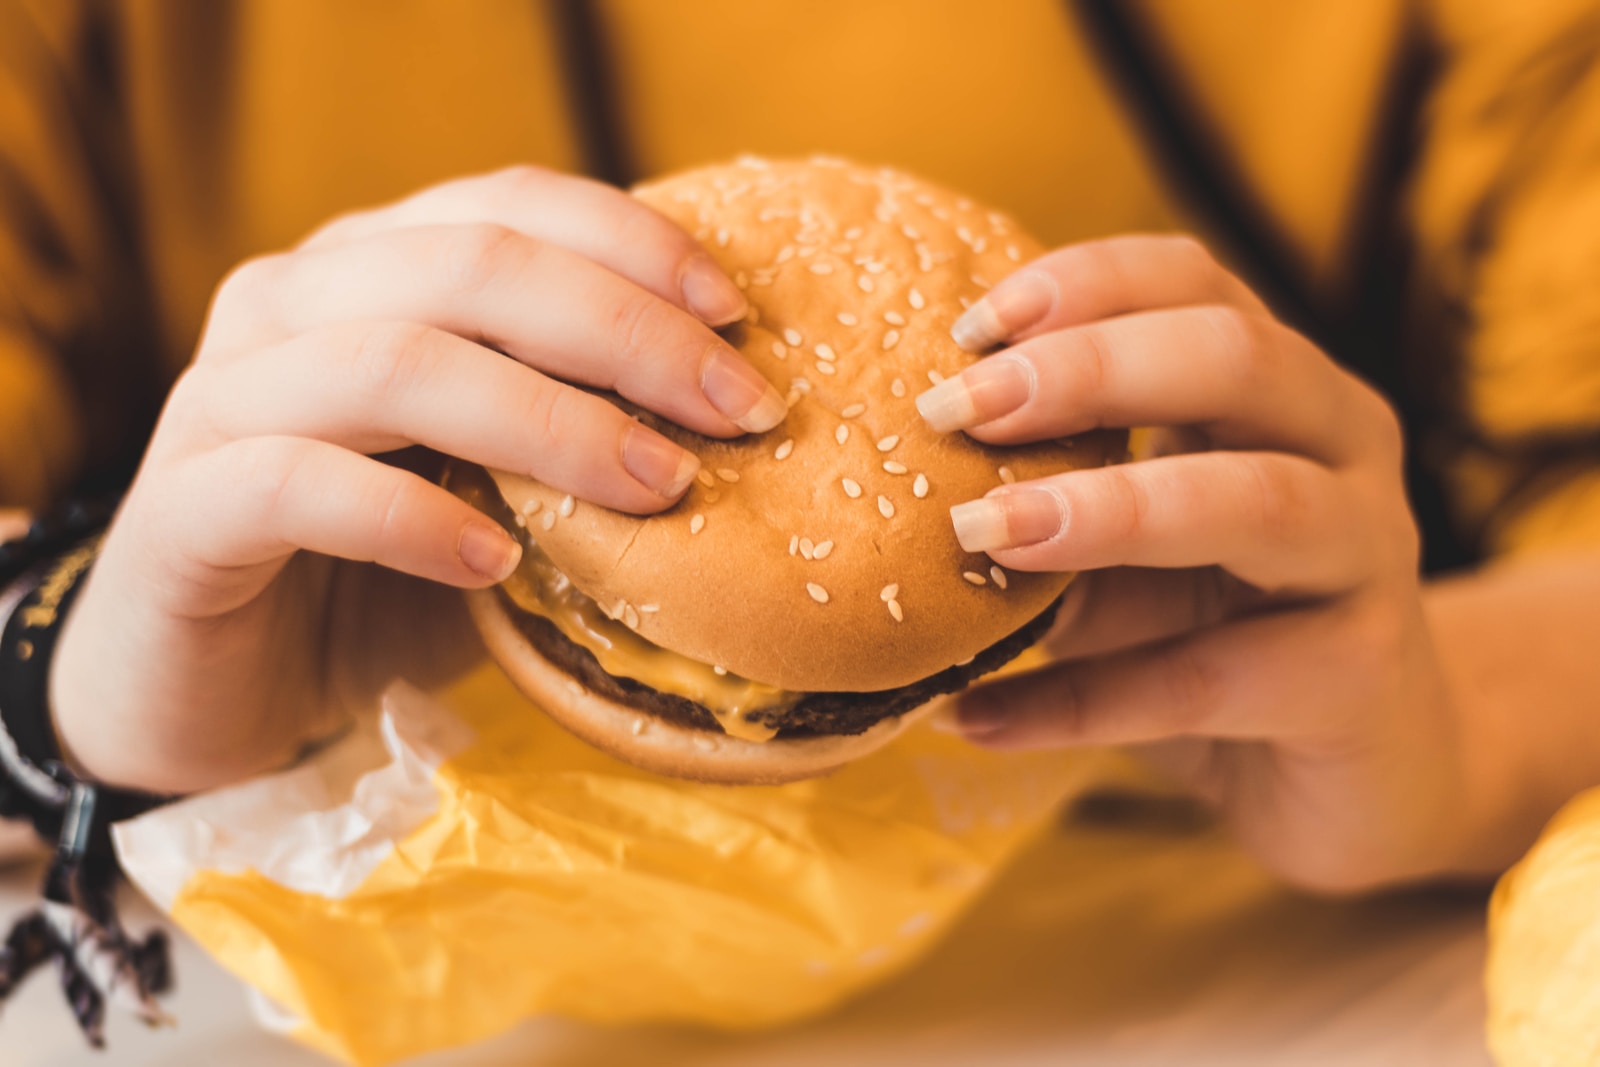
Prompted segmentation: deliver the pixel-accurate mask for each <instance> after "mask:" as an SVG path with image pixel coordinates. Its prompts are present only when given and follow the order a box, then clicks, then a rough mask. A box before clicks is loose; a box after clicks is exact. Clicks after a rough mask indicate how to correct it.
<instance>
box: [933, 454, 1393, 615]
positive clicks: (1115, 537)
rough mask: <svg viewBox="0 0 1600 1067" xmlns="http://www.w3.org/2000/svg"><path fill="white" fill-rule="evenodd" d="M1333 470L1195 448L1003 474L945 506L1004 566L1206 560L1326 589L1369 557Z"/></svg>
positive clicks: (1266, 584) (1073, 567)
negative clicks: (1110, 463)
mask: <svg viewBox="0 0 1600 1067" xmlns="http://www.w3.org/2000/svg"><path fill="white" fill-rule="evenodd" d="M1364 512H1365V509H1364V508H1362V507H1360V506H1359V501H1357V500H1355V499H1354V498H1353V494H1352V493H1351V492H1350V491H1349V490H1348V489H1347V488H1346V485H1345V483H1344V482H1343V481H1342V480H1341V479H1340V477H1339V476H1338V475H1336V474H1334V472H1332V471H1330V470H1328V469H1327V468H1326V467H1321V466H1319V465H1317V464H1315V463H1312V462H1311V461H1310V460H1305V459H1300V458H1298V457H1295V456H1289V455H1285V454H1283V453H1278V452H1205V453H1199V454H1194V455H1186V456H1167V457H1164V458H1161V459H1153V460H1147V461H1145V462H1142V463H1126V464H1122V465H1120V466H1115V467H1102V468H1099V469H1096V470H1083V471H1072V472H1070V473H1066V474H1058V475H1052V476H1050V477H1048V478H1040V479H1036V480H1034V481H1030V482H1018V483H1016V484H1014V485H1002V486H1000V487H999V488H997V489H995V490H994V491H992V492H991V493H989V494H988V495H987V496H985V497H983V498H981V499H979V500H974V501H970V502H968V503H965V504H957V505H956V506H955V507H953V508H951V509H950V517H951V521H952V522H953V524H954V526H955V532H956V538H957V540H959V541H960V542H961V547H963V548H965V549H966V550H967V551H968V552H987V553H988V554H989V555H990V556H991V557H992V558H993V559H994V561H995V562H996V563H998V564H1000V565H1001V566H1003V567H1008V568H1011V569H1014V570H1024V571H1046V570H1047V571H1081V570H1092V569H1096V568H1100V567H1115V566H1132V567H1202V566H1207V565H1211V564H1216V565H1218V566H1221V567H1223V568H1225V569H1227V570H1228V571H1229V572H1230V573H1232V574H1234V575H1236V576H1237V577H1239V578H1240V579H1242V580H1244V581H1246V582H1249V583H1251V584H1252V585H1255V586H1257V587H1258V588H1260V589H1264V590H1269V591H1274V592H1290V593H1329V592H1337V591H1342V590H1345V589H1348V588H1350V587H1351V586H1353V585H1354V584H1356V583H1357V582H1359V581H1362V580H1364V579H1365V578H1366V577H1368V576H1369V575H1370V574H1371V573H1372V572H1373V570H1374V569H1375V568H1376V566H1377V560H1376V556H1377V550H1376V547H1375V540H1374V539H1375V537H1376V536H1377V532H1376V531H1374V530H1373V529H1372V528H1371V527H1372V526H1373V524H1372V523H1370V522H1368V521H1366V517H1365V514H1364Z"/></svg>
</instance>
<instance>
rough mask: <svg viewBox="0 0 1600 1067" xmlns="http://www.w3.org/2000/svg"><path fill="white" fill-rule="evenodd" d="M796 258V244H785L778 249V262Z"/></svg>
mask: <svg viewBox="0 0 1600 1067" xmlns="http://www.w3.org/2000/svg"><path fill="white" fill-rule="evenodd" d="M793 258H794V245H784V246H783V247H782V248H780V249H779V250H778V262H779V263H787V262H789V261H790V260H791V259H793Z"/></svg>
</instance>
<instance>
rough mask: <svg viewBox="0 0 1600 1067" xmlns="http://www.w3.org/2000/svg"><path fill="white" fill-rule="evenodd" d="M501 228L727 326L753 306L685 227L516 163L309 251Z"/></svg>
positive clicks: (351, 223) (599, 188)
mask: <svg viewBox="0 0 1600 1067" xmlns="http://www.w3.org/2000/svg"><path fill="white" fill-rule="evenodd" d="M476 222H487V223H494V224H496V225H499V226H505V227H507V228H508V229H512V230H516V231H517V232H519V233H523V234H526V235H528V236H529V237H536V238H539V239H540V240H544V241H549V242H551V243H553V244H558V245H561V246H562V247H564V248H568V249H571V250H572V251H573V252H576V253H577V254H578V255H581V256H584V257H586V258H588V259H592V260H593V261H594V262H596V263H598V264H600V265H601V266H603V267H605V268H606V269H607V270H610V271H612V272H614V273H616V274H620V275H621V276H623V277H624V278H627V279H628V280H630V281H632V282H633V283H634V284H635V285H638V286H640V287H641V288H643V289H647V290H649V291H650V292H652V293H654V294H655V295H656V296H659V297H660V298H661V299H663V300H666V301H668V302H669V303H672V304H676V305H677V306H679V307H681V308H684V309H686V310H688V311H689V312H690V313H692V314H694V315H696V316H697V317H699V318H700V319H701V321H703V322H706V323H708V324H709V325H712V326H721V325H724V324H726V323H730V322H733V321H735V320H736V319H740V318H742V317H743V316H744V313H745V311H746V310H747V309H748V307H749V305H748V303H747V302H746V300H745V297H744V294H743V293H741V292H740V291H739V289H738V287H737V286H735V285H734V284H733V282H732V281H730V280H729V279H728V276H727V275H726V274H724V273H723V272H722V269H721V268H720V267H718V266H717V264H716V261H715V260H713V259H712V258H711V256H710V255H708V254H707V253H706V251H705V249H704V248H702V247H701V246H700V245H699V244H698V243H696V242H695V240H694V238H692V237H690V236H689V235H688V234H687V233H685V232H684V231H683V230H682V229H681V228H680V227H679V226H678V225H677V224H676V223H674V222H672V221H671V220H670V219H668V218H667V217H666V216H664V215H662V214H660V213H659V212H657V211H655V210H654V209H652V208H650V207H647V206H646V205H645V204H644V203H642V202H641V201H639V200H636V199H635V198H634V197H631V196H629V195H628V194H627V193H625V192H623V191H622V190H620V189H617V188H615V187H614V186H610V185H606V184H605V183H603V182H597V181H593V180H591V179H588V178H580V177H577V176H575V175H571V174H562V173H561V172H559V171H553V170H546V169H545V168H543V167H531V166H519V167H509V168H507V169H505V170H501V171H496V172H494V173H492V174H481V175H475V176H473V177H470V178H461V179H458V180H456V181H451V182H445V183H444V184H442V185H436V186H433V187H432V188H430V189H425V190H423V191H422V192H420V193H417V194H416V195H414V196H409V197H407V198H405V199H404V200H400V201H398V202H396V203H393V204H388V205H385V206H383V207H379V208H374V209H372V210H369V211H358V212H354V213H352V214H349V215H345V216H342V217H340V218H338V219H336V220H334V221H333V222H332V223H330V224H329V225H327V226H324V227H323V228H322V229H321V230H318V231H317V232H316V233H315V234H313V235H312V236H311V237H310V238H308V239H307V240H306V241H305V242H304V243H302V244H301V246H300V247H301V248H319V247H325V246H328V245H335V244H348V243H350V242H353V241H361V240H365V239H367V238H369V237H372V236H374V235H376V234H379V233H382V232H385V231H388V230H398V229H407V228H411V227H416V226H439V225H455V224H467V223H476Z"/></svg>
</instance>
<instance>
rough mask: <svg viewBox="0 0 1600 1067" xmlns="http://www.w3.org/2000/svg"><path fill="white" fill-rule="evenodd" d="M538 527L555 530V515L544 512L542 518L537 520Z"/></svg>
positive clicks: (551, 512) (550, 512)
mask: <svg viewBox="0 0 1600 1067" xmlns="http://www.w3.org/2000/svg"><path fill="white" fill-rule="evenodd" d="M539 525H540V526H543V527H544V528H545V529H546V530H553V529H555V528H556V513H555V512H553V511H547V512H545V513H544V518H542V519H540V520H539Z"/></svg>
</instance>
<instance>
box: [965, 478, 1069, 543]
mask: <svg viewBox="0 0 1600 1067" xmlns="http://www.w3.org/2000/svg"><path fill="white" fill-rule="evenodd" d="M950 522H951V524H952V525H954V526H955V529H956V540H957V541H960V542H961V547H962V548H964V549H966V550H967V551H968V552H993V551H994V550H995V549H999V548H1022V547H1023V546H1025V545H1033V544H1038V543H1039V542H1040V541H1048V540H1049V539H1050V538H1052V537H1055V536H1056V535H1057V534H1059V533H1060V532H1061V531H1062V529H1063V528H1065V526H1066V524H1067V502H1066V501H1065V500H1063V499H1062V498H1061V497H1060V496H1058V495H1057V494H1055V493H1052V492H1051V491H1050V490H1048V489H1013V490H1009V491H1007V492H1004V493H995V494H994V495H993V496H986V497H984V498H983V499H981V500H970V501H968V502H967V503H965V504H957V505H956V506H955V507H953V508H951V509H950Z"/></svg>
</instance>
